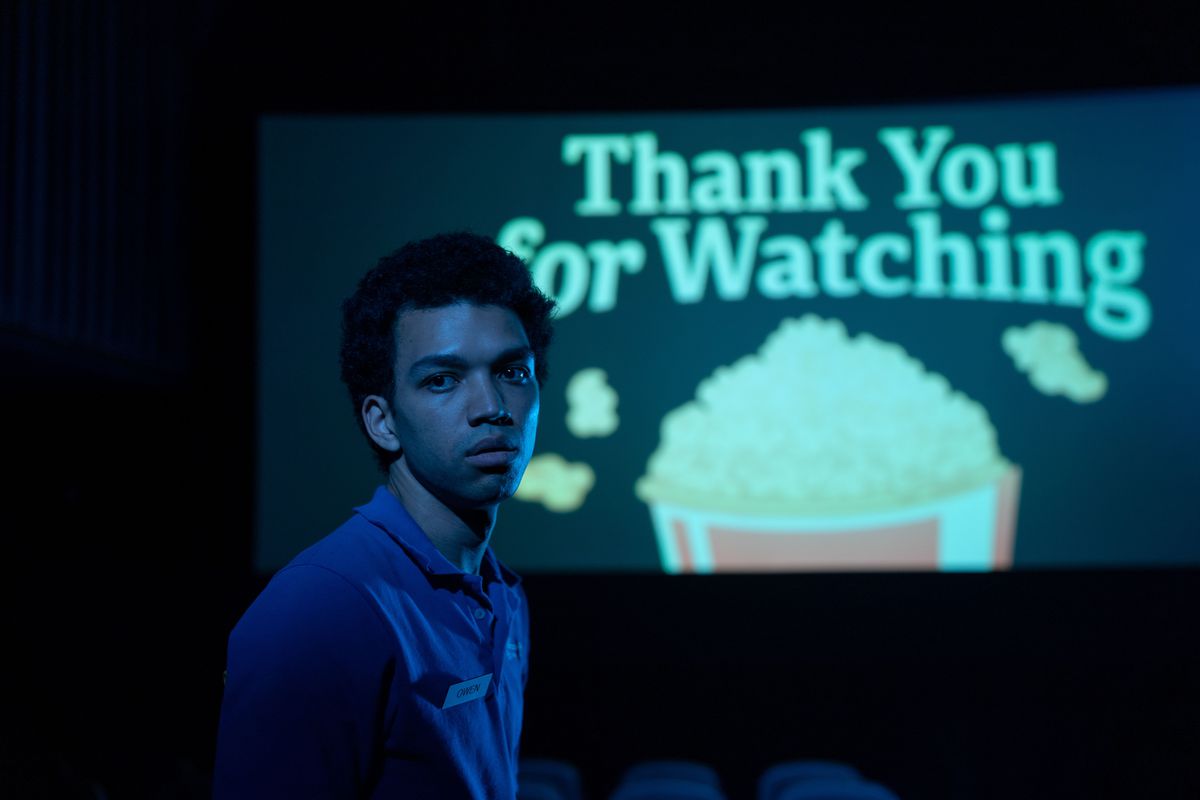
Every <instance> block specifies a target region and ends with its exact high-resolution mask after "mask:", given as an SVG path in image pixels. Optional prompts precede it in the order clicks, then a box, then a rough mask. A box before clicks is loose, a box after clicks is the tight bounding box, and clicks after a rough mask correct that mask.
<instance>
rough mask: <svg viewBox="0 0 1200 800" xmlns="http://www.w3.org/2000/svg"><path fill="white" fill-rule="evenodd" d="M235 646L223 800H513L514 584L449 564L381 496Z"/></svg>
mask: <svg viewBox="0 0 1200 800" xmlns="http://www.w3.org/2000/svg"><path fill="white" fill-rule="evenodd" d="M355 512H356V513H355V514H354V516H352V517H351V518H350V519H349V520H348V521H347V522H346V523H345V524H343V525H342V526H341V527H339V528H338V529H337V530H335V531H334V532H333V533H331V534H330V535H329V536H327V537H325V538H324V539H322V540H321V541H319V542H317V543H316V544H315V545H313V546H312V547H310V548H308V549H307V550H305V551H304V552H303V553H301V554H300V555H298V556H296V558H295V559H293V560H292V562H291V563H290V564H288V565H287V566H286V567H284V568H283V569H282V570H280V571H279V572H278V573H277V574H276V575H275V577H274V578H272V579H271V582H270V583H269V584H268V585H267V587H266V588H265V589H264V590H263V592H262V594H260V595H259V596H258V599H256V600H255V601H254V603H253V604H252V605H251V606H250V608H249V609H248V610H247V611H246V613H245V615H244V616H243V617H242V619H241V620H240V621H239V622H238V624H237V626H236V627H235V628H234V630H233V633H232V634H231V635H230V637H229V654H228V662H227V667H228V672H227V677H226V684H225V695H224V699H223V700H222V704H221V721H220V728H219V732H218V736H217V759H216V770H215V774H214V787H213V788H214V795H215V797H217V798H243V797H245V798H256V800H257V799H260V798H276V797H279V798H284V797H286V798H317V797H320V798H331V797H339V798H343V797H344V798H350V797H369V798H383V797H388V798H398V797H404V798H425V797H428V798H460V797H461V798H489V799H490V798H515V797H516V792H517V748H518V740H519V738H520V734H521V715H522V710H523V694H524V689H525V682H526V679H527V677H528V663H529V662H528V655H529V653H528V651H529V614H528V610H527V607H526V604H525V595H524V591H523V590H522V589H521V587H520V578H519V577H518V576H517V575H515V574H514V573H513V572H511V571H510V570H508V569H507V568H506V567H504V565H503V564H501V563H500V561H499V560H498V559H497V558H496V556H495V554H493V553H492V550H491V548H490V547H489V548H488V549H487V552H486V554H485V557H484V560H483V563H482V565H481V567H480V574H479V575H468V574H466V573H464V572H463V571H462V570H460V569H459V568H457V567H455V566H454V565H453V564H451V563H450V562H449V560H447V559H446V558H445V557H444V556H443V555H442V554H441V553H439V552H438V550H437V549H436V548H435V547H434V546H433V543H432V542H430V541H429V538H428V537H426V536H425V534H424V533H423V532H422V531H421V529H420V528H419V527H417V524H416V523H415V522H413V519H412V517H410V516H409V515H408V512H407V511H405V510H404V506H402V505H401V504H400V501H399V500H397V499H396V498H395V497H394V496H393V495H392V494H391V493H390V492H389V491H388V490H387V489H386V488H385V487H382V486H381V487H379V488H378V489H377V490H376V491H375V496H374V497H373V498H372V500H371V502H369V503H367V504H366V505H364V506H361V507H359V508H356V509H355Z"/></svg>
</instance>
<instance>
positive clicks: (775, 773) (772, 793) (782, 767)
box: [758, 759, 861, 800]
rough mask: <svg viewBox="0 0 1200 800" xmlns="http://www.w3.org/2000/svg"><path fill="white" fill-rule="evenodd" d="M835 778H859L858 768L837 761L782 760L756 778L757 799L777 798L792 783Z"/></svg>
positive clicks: (771, 799) (768, 799)
mask: <svg viewBox="0 0 1200 800" xmlns="http://www.w3.org/2000/svg"><path fill="white" fill-rule="evenodd" d="M821 778H837V779H844V780H859V779H860V778H861V776H860V775H859V774H858V770H856V769H855V768H854V767H852V766H850V765H849V764H843V763H841V762H838V761H818V760H813V759H809V760H804V761H784V762H782V763H780V764H776V765H774V766H772V767H771V768H769V769H768V770H767V771H766V772H764V773H763V774H762V777H761V778H759V779H758V800H778V798H779V793H780V792H781V791H782V790H783V789H784V788H786V787H788V786H790V785H792V784H793V783H802V782H805V781H811V780H817V779H821Z"/></svg>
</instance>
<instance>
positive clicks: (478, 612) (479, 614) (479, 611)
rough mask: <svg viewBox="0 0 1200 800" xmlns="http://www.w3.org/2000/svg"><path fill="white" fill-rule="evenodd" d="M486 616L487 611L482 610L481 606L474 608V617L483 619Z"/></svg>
mask: <svg viewBox="0 0 1200 800" xmlns="http://www.w3.org/2000/svg"><path fill="white" fill-rule="evenodd" d="M486 616H487V612H486V611H484V610H483V609H482V608H477V609H475V619H483V618H484V617H486Z"/></svg>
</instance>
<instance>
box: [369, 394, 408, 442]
mask: <svg viewBox="0 0 1200 800" xmlns="http://www.w3.org/2000/svg"><path fill="white" fill-rule="evenodd" d="M361 413H362V419H363V425H364V426H365V427H366V429H367V435H368V436H370V437H371V441H373V442H375V444H377V445H379V446H380V447H381V448H383V449H384V450H387V451H388V452H391V453H398V452H399V451H400V438H399V437H398V436H396V425H395V422H394V421H393V420H392V409H391V406H389V405H388V401H387V400H385V399H383V398H382V397H380V396H379V395H377V394H370V395H367V396H366V397H364V398H363V401H362V411H361Z"/></svg>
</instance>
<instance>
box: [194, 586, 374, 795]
mask: <svg viewBox="0 0 1200 800" xmlns="http://www.w3.org/2000/svg"><path fill="white" fill-rule="evenodd" d="M394 668H395V650H394V648H393V647H392V646H391V641H390V638H389V635H388V631H387V629H386V628H385V627H384V625H383V622H382V621H381V620H380V618H379V617H378V615H377V612H376V610H375V608H374V607H373V606H372V605H371V604H370V603H369V602H368V601H367V599H366V597H365V596H364V595H363V594H362V593H361V591H360V590H359V589H358V588H356V587H355V586H354V585H352V584H351V583H350V582H348V581H347V580H346V579H345V578H343V577H342V576H341V575H338V574H337V573H335V572H332V571H330V570H328V569H325V568H324V567H319V566H311V565H308V566H305V565H301V566H293V567H288V568H287V569H285V570H283V571H282V572H280V573H279V574H278V575H276V576H275V577H274V578H273V579H272V580H271V582H270V584H268V586H267V588H266V589H264V590H263V593H262V594H261V595H259V597H258V599H257V600H255V601H254V604H253V605H251V607H250V608H249V610H247V611H246V613H245V615H244V616H243V617H242V619H241V621H240V622H238V624H237V626H236V627H235V628H234V630H233V633H232V634H231V635H230V637H229V651H228V660H227V673H226V681H225V694H224V698H223V699H222V702H221V720H220V725H219V729H218V733H217V757H216V766H215V770H214V776H213V794H214V797H215V798H217V799H218V800H225V799H226V798H264V797H288V798H332V797H339V798H347V797H355V796H357V795H359V794H361V793H363V792H364V790H365V789H366V787H368V786H369V784H370V782H371V780H372V778H373V776H374V773H375V771H376V770H377V769H378V766H379V764H378V761H377V759H378V757H379V754H381V752H382V737H383V736H384V734H385V732H384V730H383V728H384V725H383V722H384V719H385V716H386V713H387V698H388V687H389V684H390V682H391V676H392V673H393V670H394Z"/></svg>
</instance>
